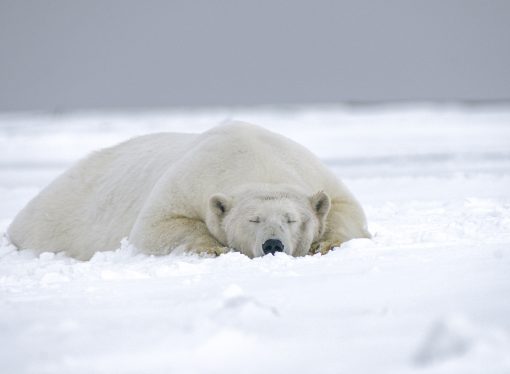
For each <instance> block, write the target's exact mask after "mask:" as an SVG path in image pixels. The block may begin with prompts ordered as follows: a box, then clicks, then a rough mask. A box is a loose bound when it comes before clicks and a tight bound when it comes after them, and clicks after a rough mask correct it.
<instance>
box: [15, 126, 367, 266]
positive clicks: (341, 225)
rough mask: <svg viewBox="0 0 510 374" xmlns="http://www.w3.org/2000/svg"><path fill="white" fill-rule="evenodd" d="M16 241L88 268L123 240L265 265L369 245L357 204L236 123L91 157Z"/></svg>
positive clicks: (303, 160) (143, 140) (278, 142)
mask: <svg viewBox="0 0 510 374" xmlns="http://www.w3.org/2000/svg"><path fill="white" fill-rule="evenodd" d="M8 236H9V238H10V240H11V241H12V243H13V244H14V245H16V246H17V247H18V248H20V249H24V248H30V249H34V250H36V251H38V252H44V251H52V252H60V251H64V252H66V253H67V254H68V255H70V256H72V257H75V258H77V259H82V260H87V259H90V258H91V257H92V256H93V255H94V253H95V252H97V251H105V250H113V249H115V248H118V247H119V242H120V240H121V239H123V238H125V237H128V238H129V241H130V243H131V244H133V245H134V246H135V247H137V248H138V249H139V250H141V251H143V252H145V253H148V254H156V255H162V254H168V253H170V252H172V251H174V250H176V249H178V248H179V249H180V250H184V251H194V252H199V253H201V252H205V253H215V254H221V253H225V252H227V251H229V250H236V251H239V252H241V253H244V254H245V255H247V256H249V257H257V256H263V255H265V254H269V253H271V254H274V253H276V252H284V253H287V254H289V255H292V256H303V255H306V254H308V253H310V252H311V253H315V252H317V251H321V252H323V253H324V252H326V251H328V250H329V249H331V248H332V247H333V246H338V245H339V244H341V243H342V242H344V241H347V240H349V239H352V238H367V237H370V234H369V233H368V231H367V227H366V218H365V214H364V212H363V210H362V208H361V206H360V204H359V203H358V202H357V200H356V199H355V198H354V197H353V195H352V194H351V193H350V192H349V191H348V190H347V188H346V187H345V186H344V184H342V183H341V182H340V181H339V180H337V179H336V177H335V176H334V175H333V174H332V173H331V172H330V171H329V170H328V169H327V168H326V167H325V166H324V165H323V164H322V163H321V162H320V161H319V159H318V158H317V157H316V156H314V155H313V154H312V153H311V152H310V151H308V150H307V149H306V148H304V147H303V146H301V145H299V144H297V143H295V142H293V141H292V140H290V139H288V138H285V137H283V136H281V135H278V134H275V133H273V132H270V131H268V130H266V129H264V128H262V127H259V126H255V125H251V124H247V123H242V122H231V123H228V124H224V125H221V126H218V127H215V128H212V129H211V130H209V131H206V132H204V133H202V134H180V133H160V134H152V135H145V136H140V137H137V138H134V139H131V140H128V141H126V142H124V143H121V144H119V145H116V146H114V147H111V148H107V149H103V150H101V151H98V152H96V153H93V154H92V155H90V156H89V157H87V158H85V159H83V160H82V161H79V162H78V163H77V164H76V165H75V166H73V167H71V168H70V169H69V170H68V171H66V172H65V173H64V174H62V175H61V176H60V177H58V178H57V179H56V180H55V181H53V182H52V183H51V184H50V185H49V186H47V187H46V188H45V189H43V190H42V191H41V192H40V194H39V195H38V196H36V197H35V198H34V199H33V200H32V201H31V202H29V203H28V205H27V206H26V207H25V208H24V209H23V210H22V211H21V212H20V213H19V214H18V215H17V216H16V218H15V219H14V221H13V222H12V224H11V225H10V227H9V229H8Z"/></svg>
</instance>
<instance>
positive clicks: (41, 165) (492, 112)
mask: <svg viewBox="0 0 510 374" xmlns="http://www.w3.org/2000/svg"><path fill="white" fill-rule="evenodd" d="M228 118H235V119H241V120H245V121H250V122H254V123H257V124H260V125H263V126H265V127H267V128H269V129H272V130H274V131H276V132H279V133H281V134H284V135H286V136H288V137H290V138H293V139H295V140H297V141H298V142H300V143H302V144H304V145H305V146H307V147H308V148H310V149H311V150H312V151H313V152H315V153H316V154H317V155H319V157H321V158H322V159H323V160H324V162H325V163H326V164H327V165H329V167H330V168H331V169H332V170H333V171H334V172H335V173H336V175H338V177H339V178H341V179H343V180H344V181H345V183H346V184H347V186H349V187H350V189H351V190H352V191H353V193H354V194H355V195H356V196H357V197H358V198H359V200H360V201H361V203H362V205H363V206H364V208H365V210H366V213H367V216H368V221H369V229H370V231H371V232H372V233H373V235H374V237H373V240H367V239H359V240H352V241H350V242H347V243H345V244H344V245H342V246H341V247H340V248H338V249H336V250H334V251H332V252H330V253H329V254H327V255H324V256H320V255H316V256H307V257H302V258H292V257H289V256H286V255H284V254H278V255H276V256H265V257H262V258H257V259H253V260H251V259H249V258H247V257H245V256H243V255H241V254H238V253H230V254H226V255H222V256H220V257H218V258H209V257H199V256H197V255H182V254H181V255H169V256H164V257H151V256H146V255H143V254H140V253H137V251H136V249H134V248H132V247H131V246H130V245H129V243H128V242H127V241H124V242H122V243H119V249H118V250H116V251H113V252H104V253H98V254H96V255H95V256H94V257H93V258H92V260H90V261H88V262H82V261H77V260H74V259H72V258H69V257H66V256H64V255H62V254H57V255H55V254H52V253H43V254H41V255H40V256H36V255H34V253H33V252H31V251H29V250H25V251H17V250H16V249H15V248H14V247H12V245H10V244H9V242H8V240H7V239H6V238H4V239H3V240H2V244H1V245H0V347H1V348H0V371H1V372H2V373H5V374H10V373H13V374H14V373H87V374H90V373H286V372H289V373H420V374H429V373H462V374H466V373H510V109H509V108H505V107H491V108H483V107H475V108H472V107H448V106H442V107H435V106H418V107H409V106H408V107H379V108H377V107H374V108H369V109H367V108H365V109H363V108H349V107H308V108H260V109H257V110H245V109H236V110H232V109H216V110H201V111H192V110H188V111H185V110H182V111H173V112H159V113H157V112H152V113H143V112H140V113H74V114H2V115H0V150H1V151H0V235H2V233H3V232H5V230H6V228H7V227H8V225H9V222H10V221H11V220H12V219H13V217H14V216H15V215H16V213H17V212H18V211H19V210H20V209H21V208H22V207H23V206H24V205H25V204H26V203H27V201H29V200H30V199H31V198H32V197H33V196H35V195H36V194H37V192H38V191H39V190H40V189H41V188H42V187H43V186H45V185H46V184H47V183H48V182H49V181H51V180H52V179H53V178H54V177H55V176H57V175H58V174H59V173H61V172H62V171H63V170H65V169H66V168H67V167H68V166H69V165H71V164H72V162H74V161H75V160H77V159H79V158H81V157H83V156H84V155H86V154H87V153H89V152H90V151H93V150H95V149H99V148H102V147H106V146H109V145H113V144H115V143H117V142H120V141H122V140H125V139H127V138H129V137H132V136H135V135H139V134H145V133H151V132H159V131H183V132H201V131H204V130H206V129H208V128H210V127H211V126H213V125H215V124H217V123H220V122H221V121H223V120H226V119H228ZM76 214H80V212H76Z"/></svg>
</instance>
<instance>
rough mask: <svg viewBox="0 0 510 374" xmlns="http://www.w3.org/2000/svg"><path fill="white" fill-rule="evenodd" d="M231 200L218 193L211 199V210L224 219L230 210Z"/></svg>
mask: <svg viewBox="0 0 510 374" xmlns="http://www.w3.org/2000/svg"><path fill="white" fill-rule="evenodd" d="M231 200H232V199H231V198H230V197H228V196H225V195H223V194H221V193H217V194H215V195H212V196H211V197H210V198H209V208H210V209H211V211H212V212H213V213H214V214H216V215H217V216H218V217H222V216H224V215H225V214H226V213H227V212H228V211H229V210H230V207H231V205H232V201H231Z"/></svg>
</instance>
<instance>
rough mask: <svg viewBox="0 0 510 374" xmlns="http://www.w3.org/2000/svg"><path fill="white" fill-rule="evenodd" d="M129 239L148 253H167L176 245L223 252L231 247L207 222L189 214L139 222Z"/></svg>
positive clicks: (210, 251) (197, 250)
mask: <svg viewBox="0 0 510 374" xmlns="http://www.w3.org/2000/svg"><path fill="white" fill-rule="evenodd" d="M129 241H130V243H132V244H133V245H134V246H135V247H136V248H138V249H140V250H142V251H143V252H145V253H148V254H154V255H165V254H168V253H170V252H172V251H173V250H174V249H176V248H178V247H179V248H184V250H186V251H189V252H195V253H205V254H213V255H220V254H222V253H226V252H228V251H229V248H226V247H225V246H223V245H222V244H221V243H220V242H218V241H217V240H216V239H215V238H214V237H213V236H211V234H210V232H209V230H208V229H207V226H206V225H205V223H204V222H202V221H200V220H197V219H192V218H186V217H175V218H166V219H163V220H159V221H152V222H146V223H143V224H142V223H140V222H137V223H136V224H135V226H134V227H133V230H132V231H131V234H130V236H129Z"/></svg>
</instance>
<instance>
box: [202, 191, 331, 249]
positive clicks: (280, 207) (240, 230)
mask: <svg viewBox="0 0 510 374" xmlns="http://www.w3.org/2000/svg"><path fill="white" fill-rule="evenodd" d="M330 206H331V201H330V198H329V196H328V195H327V194H326V193H325V192H322V191H320V192H317V193H316V194H315V195H313V196H307V195H305V194H304V193H299V192H295V191H293V192H288V191H265V192H261V191H259V190H256V191H250V192H248V193H246V191H245V192H243V193H242V194H236V195H234V196H226V195H224V194H221V193H218V194H214V195H212V196H211V197H210V198H209V209H208V213H207V217H206V224H207V227H208V229H209V231H210V232H211V234H212V235H213V236H215V237H216V239H217V240H218V241H219V242H220V243H222V244H223V245H225V246H227V247H229V248H233V249H235V250H237V251H239V252H241V253H244V254H245V255H247V256H249V257H258V256H264V255H265V254H269V253H271V254H274V253H275V252H284V253H287V254H289V255H292V256H304V255H306V254H307V253H308V251H309V249H310V246H311V244H312V243H313V242H314V241H316V240H317V239H318V238H320V237H321V236H322V234H323V232H324V230H325V225H326V217H327V215H328V213H329V209H330Z"/></svg>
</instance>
